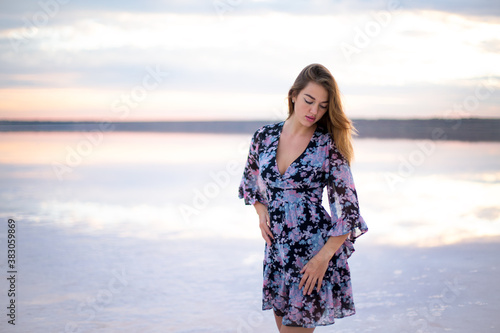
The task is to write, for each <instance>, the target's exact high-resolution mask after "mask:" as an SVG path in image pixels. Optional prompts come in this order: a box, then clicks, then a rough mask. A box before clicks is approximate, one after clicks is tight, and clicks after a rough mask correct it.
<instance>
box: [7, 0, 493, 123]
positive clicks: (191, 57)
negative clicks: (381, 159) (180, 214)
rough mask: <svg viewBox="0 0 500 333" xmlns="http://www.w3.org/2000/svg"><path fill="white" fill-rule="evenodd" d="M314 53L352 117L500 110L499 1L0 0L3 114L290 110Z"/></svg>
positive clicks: (211, 114)
mask: <svg viewBox="0 0 500 333" xmlns="http://www.w3.org/2000/svg"><path fill="white" fill-rule="evenodd" d="M310 63H321V64H323V65H325V66H326V67H327V68H328V69H329V70H330V71H331V72H332V74H333V76H334V77H335V79H336V80H337V83H338V85H339V87H340V90H341V93H342V96H343V102H344V107H345V112H346V113H347V115H348V116H349V117H351V118H429V117H438V118H445V117H453V118H456V117H494V118H498V117H500V2H499V1H498V0H488V1H487V0H476V1H473V0H469V1H466V0H458V1H450V0H435V1H431V0H423V1H417V0H401V1H398V0H384V1H382V0H380V1H378V0H376V1H369V0H354V1H326V0H312V1H305V0H297V1H287V2H285V1H277V0H276V1H275V0H204V1H195V0H185V1H180V0H170V1H162V0H146V1H131V0H121V1H114V0H113V1H100V0H88V1H81V0H80V1H78V0H34V1H32V0H21V1H5V0H1V2H0V119H1V120H72V121H78V120H94V121H101V120H102V121H105V120H106V121H107V120H113V121H143V120H145V121H151V120H153V121H156V120H247V119H248V120H254V119H283V118H284V117H286V112H287V111H286V102H285V101H286V95H287V92H288V89H289V88H290V86H291V85H292V83H293V81H294V80H295V78H296V76H297V75H298V73H299V72H300V70H301V69H302V68H304V67H305V66H306V65H308V64H310Z"/></svg>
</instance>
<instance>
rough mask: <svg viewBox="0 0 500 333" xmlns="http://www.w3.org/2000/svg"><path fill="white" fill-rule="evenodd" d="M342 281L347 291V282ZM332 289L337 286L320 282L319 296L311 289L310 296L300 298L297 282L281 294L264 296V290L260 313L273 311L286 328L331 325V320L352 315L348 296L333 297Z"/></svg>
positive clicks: (350, 300)
mask: <svg viewBox="0 0 500 333" xmlns="http://www.w3.org/2000/svg"><path fill="white" fill-rule="evenodd" d="M345 282H346V284H347V285H348V286H346V287H348V290H351V286H350V281H345ZM335 288H338V287H335V286H334V285H333V284H332V283H330V282H325V281H324V282H323V285H322V286H321V291H320V293H319V294H318V292H317V291H316V290H314V291H313V292H312V293H311V295H302V292H301V291H300V290H299V289H298V283H293V284H292V287H290V288H287V287H285V286H283V287H282V288H280V289H281V291H277V292H275V293H272V292H270V293H269V294H268V295H267V297H266V293H265V291H264V298H263V301H262V310H274V311H275V312H276V313H277V314H278V315H280V316H281V315H282V317H283V319H282V323H283V325H286V326H294V327H305V328H313V327H316V326H327V325H332V324H334V323H335V319H339V318H344V317H348V316H352V315H354V314H355V313H356V310H355V308H354V303H353V301H352V297H351V296H350V295H349V293H347V294H344V297H338V298H335V297H334V296H333V292H332V291H333V290H334V289H335ZM269 291H270V290H269ZM272 294H274V295H272Z"/></svg>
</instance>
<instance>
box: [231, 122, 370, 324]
mask: <svg viewBox="0 0 500 333" xmlns="http://www.w3.org/2000/svg"><path fill="white" fill-rule="evenodd" d="M283 124H284V122H280V123H277V124H272V125H267V126H264V127H262V128H260V129H259V130H257V132H255V134H254V136H253V138H252V142H251V145H250V152H249V155H248V160H247V163H246V166H245V169H244V172H243V178H242V180H241V184H240V187H239V197H240V198H242V199H244V201H245V204H247V205H253V204H254V203H255V202H257V201H258V202H260V203H262V204H264V205H266V206H267V209H268V212H269V218H270V229H271V232H272V233H273V236H274V240H273V241H272V245H271V246H267V244H266V248H265V256H264V270H263V273H264V283H263V295H262V296H263V300H262V302H263V303H262V309H263V310H269V309H273V310H274V311H275V312H276V314H277V315H279V316H282V317H283V319H282V323H283V325H286V326H297V327H316V326H319V325H330V324H333V323H334V321H335V320H334V319H335V318H342V317H346V316H350V315H353V314H354V313H355V309H354V302H353V297H352V288H351V278H350V272H349V266H348V264H347V258H349V257H350V255H351V254H352V252H353V251H354V247H353V243H354V240H355V239H356V238H357V237H359V236H360V235H362V234H364V233H365V232H366V231H368V228H367V226H366V224H365V222H364V220H363V218H362V217H361V216H360V214H359V207H358V200H357V194H356V190H355V187H354V182H353V179H352V175H351V171H350V168H349V165H348V163H347V161H346V160H345V159H344V157H343V156H342V155H341V154H340V153H339V151H338V150H337V148H336V146H335V143H334V142H333V140H332V138H331V136H330V134H329V133H328V132H327V131H326V130H325V129H324V128H322V127H320V126H319V125H318V126H317V128H316V130H315V132H314V134H313V136H312V138H311V140H310V142H309V145H308V146H307V148H306V149H305V151H304V152H303V153H302V154H301V155H300V156H299V157H298V158H297V159H296V160H295V161H294V162H293V163H292V164H291V165H290V166H289V167H288V169H287V170H286V171H285V173H284V174H283V175H282V174H280V172H279V170H278V166H277V162H276V151H277V148H278V141H279V138H280V135H281V131H282V129H283ZM325 186H326V188H327V191H328V198H329V201H330V210H331V212H332V214H331V215H332V216H330V215H329V214H328V212H327V211H326V210H325V208H324V207H323V205H322V195H323V189H324V187H325ZM345 234H349V236H348V238H347V240H346V241H345V242H344V244H343V245H341V247H340V248H339V250H338V251H337V252H336V253H335V254H334V256H333V257H332V259H331V260H330V262H329V265H328V268H327V271H326V273H325V276H324V278H323V283H322V284H321V289H320V290H319V291H317V288H316V287H315V288H314V291H313V292H312V293H311V295H303V288H304V287H302V289H300V290H299V283H300V279H301V278H302V274H300V270H301V269H302V267H303V266H304V265H305V264H306V263H307V262H308V261H309V260H310V259H311V258H312V257H313V256H314V255H315V254H317V253H318V252H319V251H320V250H321V248H322V247H323V245H324V244H325V243H326V241H327V240H328V238H329V237H330V236H340V235H345Z"/></svg>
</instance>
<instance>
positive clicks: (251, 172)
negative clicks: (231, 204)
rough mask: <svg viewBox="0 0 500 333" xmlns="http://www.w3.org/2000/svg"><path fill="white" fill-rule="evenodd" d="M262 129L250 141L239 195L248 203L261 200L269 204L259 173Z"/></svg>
mask: <svg viewBox="0 0 500 333" xmlns="http://www.w3.org/2000/svg"><path fill="white" fill-rule="evenodd" d="M261 134H262V129H260V130H258V131H257V132H255V134H254V135H253V137H252V141H251V143H250V150H249V152H248V159H247V162H246V164H245V169H244V170H243V177H242V178H241V183H240V187H239V189H238V196H239V198H240V199H243V200H244V201H245V204H246V205H253V204H255V203H256V202H260V203H262V204H264V205H266V206H267V200H266V194H265V188H264V185H263V182H262V180H261V177H260V175H259V148H260V146H261Z"/></svg>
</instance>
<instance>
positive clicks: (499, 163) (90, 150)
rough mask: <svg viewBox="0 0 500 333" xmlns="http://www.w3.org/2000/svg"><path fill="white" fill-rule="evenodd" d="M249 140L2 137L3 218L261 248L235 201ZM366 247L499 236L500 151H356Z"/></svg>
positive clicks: (361, 144) (498, 146)
mask: <svg viewBox="0 0 500 333" xmlns="http://www.w3.org/2000/svg"><path fill="white" fill-rule="evenodd" d="M249 140H250V137H249V136H248V135H193V134H144V133H105V134H104V135H103V136H102V137H98V136H95V137H92V136H90V135H88V134H87V135H84V134H82V133H4V134H1V136H0V169H1V175H0V177H1V178H0V181H1V185H2V186H1V188H0V196H1V199H2V200H1V203H0V207H1V210H0V212H1V213H0V214H1V216H0V217H1V218H6V217H15V218H17V219H23V220H26V221H30V222H33V223H43V224H52V225H57V226H60V227H65V226H71V227H72V228H73V229H75V230H78V231H80V232H91V233H99V232H111V233H113V234H115V235H117V236H133V237H143V238H169V237H170V238H181V237H203V236H210V235H219V236H223V237H232V238H259V237H260V233H259V232H258V230H257V219H256V215H255V213H254V212H253V209H252V208H251V207H246V206H244V205H243V202H242V201H241V200H239V199H237V186H238V183H239V181H240V176H241V171H242V167H243V163H244V161H245V158H246V153H247V149H248V144H249ZM355 148H356V161H355V163H354V165H353V173H354V178H355V181H356V185H357V188H358V195H359V198H360V203H361V209H362V214H363V215H364V217H365V220H366V221H367V223H368V225H369V227H370V233H368V234H367V236H365V237H367V239H366V240H367V241H368V240H370V241H372V242H380V243H385V244H414V245H420V246H429V245H437V244H442V243H454V242H459V241H461V240H464V239H467V238H471V237H479V236H495V235H500V203H499V202H498V198H499V197H500V159H499V157H500V143H466V142H436V143H434V142H431V141H427V142H425V141H412V140H357V141H356V142H355Z"/></svg>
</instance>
